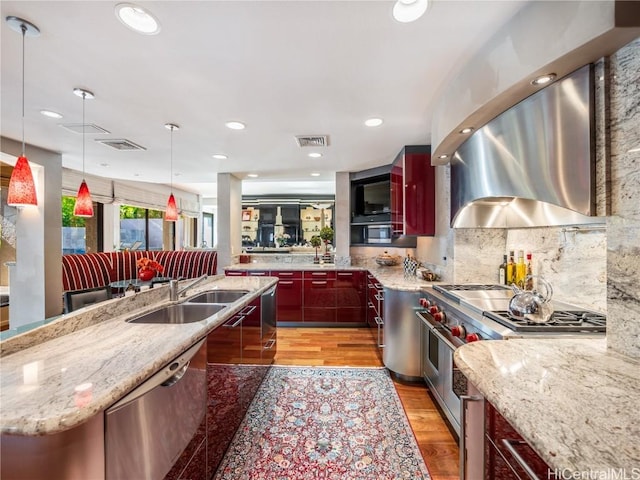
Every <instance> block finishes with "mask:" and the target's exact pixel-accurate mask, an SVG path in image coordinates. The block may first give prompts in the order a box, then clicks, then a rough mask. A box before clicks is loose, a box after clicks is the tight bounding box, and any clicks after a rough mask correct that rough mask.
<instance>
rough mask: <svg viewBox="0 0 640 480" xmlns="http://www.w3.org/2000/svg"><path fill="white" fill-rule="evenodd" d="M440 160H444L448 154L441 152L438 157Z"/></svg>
mask: <svg viewBox="0 0 640 480" xmlns="http://www.w3.org/2000/svg"><path fill="white" fill-rule="evenodd" d="M438 158H439V159H440V160H444V159H445V158H449V155H447V154H446V153H443V154H442V155H440V156H439V157H438Z"/></svg>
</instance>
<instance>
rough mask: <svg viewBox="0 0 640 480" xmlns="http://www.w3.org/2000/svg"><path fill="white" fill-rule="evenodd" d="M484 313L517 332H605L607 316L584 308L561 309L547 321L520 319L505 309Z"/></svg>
mask: <svg viewBox="0 0 640 480" xmlns="http://www.w3.org/2000/svg"><path fill="white" fill-rule="evenodd" d="M484 315H485V316H486V317H488V318H490V319H492V320H495V321H496V322H498V323H500V324H502V325H504V326H505V327H508V328H510V329H512V330H514V331H516V332H544V331H549V332H551V331H556V332H604V331H606V324H607V317H606V316H605V315H603V314H601V313H597V312H590V311H584V310H559V311H556V312H553V316H552V317H551V320H550V321H549V322H547V323H533V322H528V321H527V320H520V319H517V318H514V317H512V316H511V315H509V312H507V311H504V310H499V311H494V312H484Z"/></svg>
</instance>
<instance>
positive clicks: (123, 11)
mask: <svg viewBox="0 0 640 480" xmlns="http://www.w3.org/2000/svg"><path fill="white" fill-rule="evenodd" d="M116 17H118V20H120V21H121V22H122V23H123V24H124V25H126V26H127V27H129V28H130V29H131V30H133V31H135V32H138V33H142V34H144V35H155V34H157V33H158V32H160V23H158V20H156V18H155V17H154V16H153V15H151V13H149V12H148V11H147V10H145V9H144V8H142V7H140V6H138V5H134V4H133V3H119V4H118V5H116Z"/></svg>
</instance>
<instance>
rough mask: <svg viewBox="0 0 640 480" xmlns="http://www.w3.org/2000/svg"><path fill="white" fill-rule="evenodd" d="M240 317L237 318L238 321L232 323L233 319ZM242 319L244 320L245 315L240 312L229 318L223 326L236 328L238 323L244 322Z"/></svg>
mask: <svg viewBox="0 0 640 480" xmlns="http://www.w3.org/2000/svg"><path fill="white" fill-rule="evenodd" d="M236 317H238V320H236V322H235V323H234V324H231V322H232V321H233V320H235V318H236ZM242 320H244V315H242V314H239V315H236V316H234V317H231V320H229V321H228V322H227V323H225V324H224V325H223V326H224V327H227V328H236V327H237V326H238V325H240V324H241V323H242Z"/></svg>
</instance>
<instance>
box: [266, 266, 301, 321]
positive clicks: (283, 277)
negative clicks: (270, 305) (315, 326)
mask: <svg viewBox="0 0 640 480" xmlns="http://www.w3.org/2000/svg"><path fill="white" fill-rule="evenodd" d="M271 276H273V277H278V287H277V288H278V295H277V299H276V319H277V321H278V322H297V323H298V322H302V321H303V316H302V315H303V311H302V272H301V271H277V270H274V271H272V272H271Z"/></svg>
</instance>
